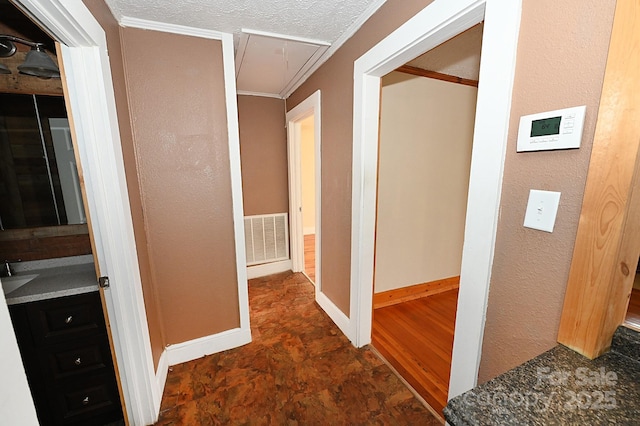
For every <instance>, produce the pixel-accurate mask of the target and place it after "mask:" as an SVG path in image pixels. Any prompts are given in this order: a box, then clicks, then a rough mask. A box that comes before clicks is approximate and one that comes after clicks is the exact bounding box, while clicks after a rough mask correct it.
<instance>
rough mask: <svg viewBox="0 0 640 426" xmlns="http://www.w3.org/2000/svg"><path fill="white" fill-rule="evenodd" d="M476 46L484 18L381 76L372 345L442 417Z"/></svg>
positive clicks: (468, 158)
mask: <svg viewBox="0 0 640 426" xmlns="http://www.w3.org/2000/svg"><path fill="white" fill-rule="evenodd" d="M481 45H482V23H480V24H478V25H476V26H474V27H472V28H470V29H469V30H467V31H465V32H463V33H462V34H460V35H458V36H456V37H454V38H453V39H450V40H448V41H447V42H445V43H443V44H441V45H440V46H438V47H436V48H435V49H432V50H430V51H428V52H427V53H425V54H423V55H421V56H419V57H418V58H416V59H414V60H412V61H410V62H409V63H408V64H406V65H403V66H401V67H399V68H398V69H397V70H395V71H393V72H391V73H389V74H387V75H385V76H383V77H382V79H381V100H380V136H379V148H378V184H377V209H376V210H377V216H376V232H375V262H374V295H373V324H372V344H373V346H374V347H375V348H376V350H378V352H380V353H381V354H382V355H383V356H384V358H385V359H386V360H387V361H388V362H389V363H390V364H391V365H392V366H393V367H394V368H395V369H396V370H397V371H398V372H399V373H400V374H401V375H402V376H403V378H404V379H405V380H406V381H407V382H408V383H409V384H410V385H411V386H412V387H413V388H414V390H415V391H416V392H417V393H418V394H419V395H420V396H421V397H422V398H423V399H424V400H425V401H426V402H427V403H428V404H429V405H430V406H431V407H432V408H433V409H434V410H435V411H436V412H437V413H438V415H439V416H442V414H441V413H442V409H443V408H444V406H445V405H446V401H447V396H448V388H449V376H450V372H451V357H452V349H453V338H454V326H455V317H456V308H457V300H458V286H459V282H460V271H461V264H462V248H463V244H464V234H465V216H466V210H467V198H468V192H469V175H470V170H471V152H472V146H473V128H474V121H475V113H476V98H477V86H478V77H479V76H478V74H479V64H480V50H481ZM460 64H463V65H462V66H460Z"/></svg>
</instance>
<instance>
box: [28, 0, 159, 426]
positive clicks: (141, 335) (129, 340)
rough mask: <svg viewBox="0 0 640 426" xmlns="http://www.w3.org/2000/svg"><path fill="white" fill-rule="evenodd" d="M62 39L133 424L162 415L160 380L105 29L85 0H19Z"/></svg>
mask: <svg viewBox="0 0 640 426" xmlns="http://www.w3.org/2000/svg"><path fill="white" fill-rule="evenodd" d="M18 1H19V4H17V6H18V7H20V8H21V9H23V11H24V12H25V13H26V14H27V15H30V16H32V17H33V18H34V19H35V21H36V22H38V23H39V24H40V25H41V26H42V27H43V28H46V29H48V30H49V31H50V32H51V34H52V35H53V36H54V38H55V39H58V40H59V41H60V42H61V43H63V44H62V45H61V53H62V58H61V59H62V62H63V64H64V67H65V73H66V81H67V86H68V95H69V96H68V101H69V105H68V107H69V108H70V111H71V114H70V117H69V118H70V120H72V121H73V125H74V128H75V133H76V138H77V141H78V151H79V152H78V154H79V157H80V162H81V166H82V169H83V175H84V184H85V188H86V193H87V202H88V205H87V206H86V207H87V209H88V210H89V213H90V217H91V219H92V233H93V238H94V243H95V248H96V253H94V256H95V258H96V259H97V266H98V268H99V270H100V273H101V274H102V275H108V276H109V278H110V282H111V284H112V285H111V287H110V289H109V290H108V291H105V300H106V302H107V306H106V308H107V311H108V312H109V321H110V324H111V334H112V337H113V340H114V349H115V356H116V359H117V360H118V368H119V373H120V380H121V382H122V384H123V393H124V395H123V397H124V401H125V406H126V411H127V415H128V417H129V422H130V424H149V423H153V422H154V421H156V420H157V414H158V411H159V402H160V400H161V398H162V390H161V389H159V387H158V386H157V382H156V375H155V370H154V365H153V358H152V353H151V344H150V339H149V330H148V326H147V317H146V312H145V309H144V300H143V296H142V286H141V281H140V273H139V268H138V263H137V262H138V258H137V255H136V246H135V240H134V234H133V225H132V219H131V211H130V208H129V198H128V195H127V194H128V192H127V186H126V180H125V174H124V165H123V161H122V147H121V145H120V133H119V130H118V122H117V115H116V109H115V99H114V94H113V84H112V81H111V69H110V67H109V59H108V55H107V48H106V47H107V46H106V38H105V35H104V31H103V30H102V28H101V27H100V25H99V24H98V22H96V20H95V19H94V17H93V16H92V15H91V13H90V12H89V10H88V9H87V8H86V7H85V6H84V5H83V4H82V2H69V1H64V0H18Z"/></svg>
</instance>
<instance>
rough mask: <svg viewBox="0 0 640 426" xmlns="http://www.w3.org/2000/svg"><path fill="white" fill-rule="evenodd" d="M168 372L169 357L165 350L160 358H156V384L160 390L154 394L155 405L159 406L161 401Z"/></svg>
mask: <svg viewBox="0 0 640 426" xmlns="http://www.w3.org/2000/svg"><path fill="white" fill-rule="evenodd" d="M168 373H169V358H168V355H167V350H166V349H165V350H163V351H162V355H160V359H159V360H158V368H157V369H156V386H157V388H158V389H159V390H160V392H159V393H158V394H157V395H156V399H155V400H154V403H155V406H156V407H160V404H161V403H162V394H163V393H164V387H165V385H166V383H167V374H168Z"/></svg>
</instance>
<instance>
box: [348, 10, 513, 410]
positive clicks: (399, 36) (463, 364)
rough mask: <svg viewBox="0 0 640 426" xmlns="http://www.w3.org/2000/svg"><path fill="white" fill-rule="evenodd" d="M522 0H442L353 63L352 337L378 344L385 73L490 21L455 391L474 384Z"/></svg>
mask: <svg viewBox="0 0 640 426" xmlns="http://www.w3.org/2000/svg"><path fill="white" fill-rule="evenodd" d="M521 7H522V5H521V0H455V1H454V0H435V1H434V2H433V3H431V4H430V5H429V6H427V7H426V8H425V9H423V10H422V11H421V12H419V13H418V14H417V15H416V16H414V17H413V18H412V19H410V20H409V21H407V22H406V23H405V24H404V25H402V26H401V27H400V28H398V29H397V30H396V31H394V32H393V33H392V34H390V35H389V36H388V37H386V38H385V39H384V40H382V41H381V42H380V43H378V44H377V45H376V46H374V47H373V48H372V49H371V50H369V51H368V52H367V53H365V54H364V55H363V56H362V57H360V58H359V59H358V60H357V61H356V62H355V66H354V116H353V185H352V191H353V192H352V231H351V232H352V234H351V302H350V303H351V304H350V316H349V322H350V324H349V329H348V330H347V333H346V334H347V336H348V337H349V338H350V339H351V341H352V342H353V343H354V344H355V345H356V346H358V347H361V346H364V345H366V344H368V343H370V342H371V323H372V299H373V268H374V243H375V217H376V213H375V212H376V197H377V166H378V130H379V115H378V114H379V109H380V78H381V77H382V76H383V75H385V74H387V73H389V72H391V71H393V70H394V69H396V68H397V67H399V66H401V65H404V64H405V63H407V62H408V61H410V60H412V59H414V58H415V57H417V56H419V55H420V54H422V53H424V52H426V51H428V50H430V49H432V48H434V47H436V46H438V45H439V44H441V43H443V42H445V41H446V40H448V39H450V38H452V37H454V36H455V35H457V34H459V33H461V32H462V31H464V30H466V29H468V28H470V27H472V26H473V25H475V24H477V23H479V22H481V21H483V20H484V33H483V42H482V55H481V63H480V84H479V87H478V98H477V109H476V121H475V128H474V138H473V151H472V164H471V177H470V184H469V195H468V201H467V217H466V226H465V241H464V247H463V255H462V267H461V274H460V293H459V296H458V307H457V319H456V327H455V337H454V344H453V359H452V366H451V380H450V385H449V397H450V398H451V397H454V396H456V395H459V394H461V393H462V392H464V391H466V390H468V389H471V388H472V387H474V386H475V385H476V383H477V376H478V368H479V364H480V355H481V352H482V337H483V332H484V324H485V314H486V307H487V299H488V290H489V282H490V278H491V267H492V264H493V252H494V246H495V238H496V231H497V223H498V216H499V208H500V195H501V189H502V175H503V168H504V158H505V153H506V147H507V134H508V130H509V116H510V112H511V96H512V90H513V80H514V75H515V62H516V50H517V44H518V32H519V27H520V15H521Z"/></svg>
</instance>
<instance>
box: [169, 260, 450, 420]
mask: <svg viewBox="0 0 640 426" xmlns="http://www.w3.org/2000/svg"><path fill="white" fill-rule="evenodd" d="M249 299H250V305H251V327H252V336H253V342H252V343H250V344H248V345H245V346H243V347H241V348H236V349H232V350H229V351H225V352H223V353H219V354H214V355H210V356H206V357H204V358H201V359H198V360H195V361H191V362H188V363H185V364H180V365H176V366H174V367H173V368H172V371H170V372H169V376H168V378H167V384H166V388H165V392H164V396H163V398H162V406H161V413H160V420H159V422H158V423H157V424H158V425H219V424H220V425H222V424H224V425H236V424H248V425H365V424H367V425H368V424H380V425H387V424H392V425H439V424H440V422H439V420H438V419H436V418H435V417H434V416H433V415H432V414H431V413H430V412H429V411H428V410H427V409H426V408H425V407H424V406H423V405H422V404H421V403H420V402H419V401H418V400H417V399H415V397H414V396H413V395H412V394H411V392H410V391H409V390H408V389H407V388H406V387H405V386H404V385H403V384H402V383H401V382H400V381H399V379H398V378H397V377H396V376H395V375H394V374H393V372H392V371H391V370H390V369H389V368H388V367H387V366H386V365H385V364H384V363H382V361H380V359H379V358H378V357H377V356H376V355H375V354H374V353H373V352H372V351H371V350H370V349H367V348H364V349H356V348H354V347H353V346H352V345H351V344H350V342H349V341H348V339H347V338H346V337H344V335H343V334H342V333H341V332H340V331H339V330H338V328H337V327H336V326H335V325H334V324H333V323H332V322H331V320H330V319H329V318H328V317H327V316H326V315H325V314H324V313H323V312H322V311H321V310H320V308H319V307H318V306H317V305H316V304H315V302H314V288H313V286H312V285H311V284H310V283H309V282H308V281H307V280H306V278H305V277H304V276H303V275H302V274H292V273H284V274H278V275H273V276H270V277H266V278H258V279H255V280H251V281H249Z"/></svg>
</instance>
